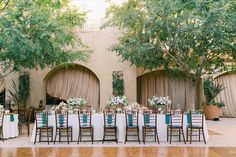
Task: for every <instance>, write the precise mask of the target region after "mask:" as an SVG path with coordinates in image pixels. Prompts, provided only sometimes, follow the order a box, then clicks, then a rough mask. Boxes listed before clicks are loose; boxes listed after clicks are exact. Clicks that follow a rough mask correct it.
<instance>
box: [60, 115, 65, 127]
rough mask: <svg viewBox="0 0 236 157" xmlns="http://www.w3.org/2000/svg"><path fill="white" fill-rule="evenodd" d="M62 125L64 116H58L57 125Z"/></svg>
mask: <svg viewBox="0 0 236 157" xmlns="http://www.w3.org/2000/svg"><path fill="white" fill-rule="evenodd" d="M63 124H64V116H63V115H62V114H60V115H59V125H60V126H63Z"/></svg>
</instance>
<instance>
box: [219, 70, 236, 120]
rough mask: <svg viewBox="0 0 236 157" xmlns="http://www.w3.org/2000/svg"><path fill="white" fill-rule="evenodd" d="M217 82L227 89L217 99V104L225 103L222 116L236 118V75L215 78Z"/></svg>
mask: <svg viewBox="0 0 236 157" xmlns="http://www.w3.org/2000/svg"><path fill="white" fill-rule="evenodd" d="M215 82H217V83H219V84H223V86H224V87H225V89H224V90H223V91H222V92H221V93H220V94H219V95H218V96H217V97H216V101H217V102H224V103H225V107H223V108H222V114H223V115H224V116H226V117H236V91H235V90H236V74H225V75H221V76H219V77H217V78H215Z"/></svg>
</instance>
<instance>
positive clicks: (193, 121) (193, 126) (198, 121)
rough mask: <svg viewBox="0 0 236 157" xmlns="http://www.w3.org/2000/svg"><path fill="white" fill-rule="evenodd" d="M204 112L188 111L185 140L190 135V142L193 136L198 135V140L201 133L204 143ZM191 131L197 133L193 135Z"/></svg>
mask: <svg viewBox="0 0 236 157" xmlns="http://www.w3.org/2000/svg"><path fill="white" fill-rule="evenodd" d="M204 119H205V118H204V114H203V113H202V112H199V111H195V112H191V111H190V112H189V114H188V125H187V141H188V137H189V136H190V144H191V142H192V137H193V136H198V141H200V139H201V137H200V136H201V134H202V136H203V140H204V143H205V144H206V139H205V134H204ZM193 132H196V133H198V134H197V135H194V134H193Z"/></svg>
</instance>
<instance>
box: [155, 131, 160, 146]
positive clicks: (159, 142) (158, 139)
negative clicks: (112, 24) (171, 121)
mask: <svg viewBox="0 0 236 157" xmlns="http://www.w3.org/2000/svg"><path fill="white" fill-rule="evenodd" d="M156 138H157V142H158V144H160V140H159V136H158V132H157V130H156Z"/></svg>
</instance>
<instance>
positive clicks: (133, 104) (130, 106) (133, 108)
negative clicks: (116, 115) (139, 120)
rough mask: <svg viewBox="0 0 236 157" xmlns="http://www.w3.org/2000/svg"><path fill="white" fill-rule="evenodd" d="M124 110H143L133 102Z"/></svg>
mask: <svg viewBox="0 0 236 157" xmlns="http://www.w3.org/2000/svg"><path fill="white" fill-rule="evenodd" d="M124 108H125V110H126V111H139V110H140V109H141V107H140V104H139V103H137V102H131V103H129V104H128V105H127V106H125V107H124Z"/></svg>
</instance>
